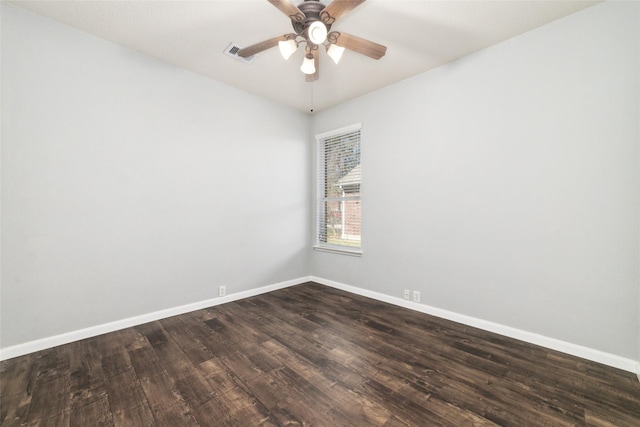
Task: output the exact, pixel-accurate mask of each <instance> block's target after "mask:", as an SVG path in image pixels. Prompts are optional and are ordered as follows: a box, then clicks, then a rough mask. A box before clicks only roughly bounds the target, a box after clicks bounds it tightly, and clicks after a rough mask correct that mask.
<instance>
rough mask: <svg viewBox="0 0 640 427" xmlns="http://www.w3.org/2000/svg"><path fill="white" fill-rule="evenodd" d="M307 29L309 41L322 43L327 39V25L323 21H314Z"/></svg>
mask: <svg viewBox="0 0 640 427" xmlns="http://www.w3.org/2000/svg"><path fill="white" fill-rule="evenodd" d="M307 31H308V32H307V34H308V35H309V41H310V42H311V43H313V44H317V45H320V44H322V43H324V41H325V40H326V39H327V27H326V26H325V25H324V24H323V23H322V22H321V21H315V22H313V23H312V24H311V25H309V29H308V30H307Z"/></svg>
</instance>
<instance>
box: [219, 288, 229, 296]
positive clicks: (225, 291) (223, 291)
mask: <svg viewBox="0 0 640 427" xmlns="http://www.w3.org/2000/svg"><path fill="white" fill-rule="evenodd" d="M226 294H227V287H226V286H220V287H218V296H219V297H223V296H225V295H226Z"/></svg>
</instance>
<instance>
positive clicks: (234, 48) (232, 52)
mask: <svg viewBox="0 0 640 427" xmlns="http://www.w3.org/2000/svg"><path fill="white" fill-rule="evenodd" d="M240 49H242V48H241V47H240V46H238V45H236V44H235V43H231V44H230V45H229V46H227V48H226V49H225V50H224V53H226V54H227V55H229V56H232V57H234V58H236V59H238V60H240V61H242V62H246V63H247V64H250V63H251V62H253V60H254V59H256V55H251V56H248V57H246V58H243V57H242V56H239V55H238V51H239V50H240Z"/></svg>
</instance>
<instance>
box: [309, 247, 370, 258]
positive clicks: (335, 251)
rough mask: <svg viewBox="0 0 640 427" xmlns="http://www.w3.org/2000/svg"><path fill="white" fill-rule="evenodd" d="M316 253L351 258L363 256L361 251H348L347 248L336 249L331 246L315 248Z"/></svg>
mask: <svg viewBox="0 0 640 427" xmlns="http://www.w3.org/2000/svg"><path fill="white" fill-rule="evenodd" d="M313 250H314V251H318V252H328V253H332V254H340V255H349V256H362V250H361V249H359V248H358V249H346V248H335V247H331V246H314V247H313Z"/></svg>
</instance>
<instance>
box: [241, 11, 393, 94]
mask: <svg viewBox="0 0 640 427" xmlns="http://www.w3.org/2000/svg"><path fill="white" fill-rule="evenodd" d="M268 1H269V3H271V4H272V5H274V6H275V7H277V8H278V9H279V10H280V11H281V12H282V13H284V14H285V15H287V16H288V17H289V19H291V24H292V25H293V30H294V31H295V33H289V34H284V35H282V36H278V37H274V38H272V39H268V40H265V41H262V42H260V43H256V44H254V45H252V46H249V47H246V48H244V49H240V50H239V51H238V53H237V54H238V55H239V56H241V57H243V58H247V57H249V56H253V55H255V54H256V53H259V52H262V51H263V50H267V49H270V48H272V47H274V46H276V45H278V46H279V48H280V53H281V54H282V56H283V57H284V59H289V57H290V56H291V55H292V54H293V53H294V52H295V51H296V50H297V49H298V46H299V45H300V44H301V43H305V44H306V47H305V58H304V61H303V63H302V66H301V67H300V70H301V71H302V72H303V73H305V74H306V81H308V82H313V81H315V80H318V78H319V76H320V74H319V67H318V62H319V60H318V48H319V47H320V46H324V47H325V48H326V50H327V55H329V57H330V58H331V59H333V61H334V62H335V63H336V64H337V63H338V61H340V58H341V57H342V54H343V53H344V50H345V49H349V50H352V51H354V52H358V53H360V54H362V55H365V56H368V57H369V58H373V59H380V58H382V57H383V56H384V54H385V53H386V51H387V48H386V47H385V46H382V45H380V44H378V43H374V42H372V41H369V40H365V39H362V38H360V37H356V36H352V35H350V34H346V33H342V32H338V31H332V32H329V30H330V29H331V26H332V25H333V23H334V22H335V21H336V20H337V19H339V18H341V17H342V16H344V15H346V14H347V13H348V12H350V11H351V10H353V9H354V8H356V7H357V6H358V5H360V4H361V3H364V1H365V0H333V1H332V2H331V3H329V5H328V6H325V5H324V4H322V3H320V1H318V0H304V2H302V3H300V4H299V5H298V6H295V5H294V4H293V3H291V2H290V1H289V0H268Z"/></svg>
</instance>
